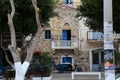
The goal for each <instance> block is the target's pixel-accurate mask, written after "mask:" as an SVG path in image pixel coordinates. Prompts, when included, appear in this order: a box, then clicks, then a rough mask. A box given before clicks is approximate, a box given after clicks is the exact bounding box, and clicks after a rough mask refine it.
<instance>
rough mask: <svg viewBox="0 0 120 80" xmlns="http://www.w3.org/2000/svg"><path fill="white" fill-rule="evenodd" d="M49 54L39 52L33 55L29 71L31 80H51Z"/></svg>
mask: <svg viewBox="0 0 120 80" xmlns="http://www.w3.org/2000/svg"><path fill="white" fill-rule="evenodd" d="M48 54H49V52H41V53H39V54H38V53H37V54H34V56H33V61H32V64H31V66H30V69H29V74H30V75H32V80H38V79H39V80H51V70H50V62H51V59H50V57H49V56H48Z"/></svg>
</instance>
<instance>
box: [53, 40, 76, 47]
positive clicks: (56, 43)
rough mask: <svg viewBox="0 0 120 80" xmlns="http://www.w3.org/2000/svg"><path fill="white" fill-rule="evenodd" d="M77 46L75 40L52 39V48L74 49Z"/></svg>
mask: <svg viewBox="0 0 120 80" xmlns="http://www.w3.org/2000/svg"><path fill="white" fill-rule="evenodd" d="M77 47H78V41H77V40H53V41H52V48H65V49H67V48H68V49H74V48H77Z"/></svg>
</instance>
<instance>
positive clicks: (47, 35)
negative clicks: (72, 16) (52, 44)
mask: <svg viewBox="0 0 120 80" xmlns="http://www.w3.org/2000/svg"><path fill="white" fill-rule="evenodd" d="M45 39H51V31H50V30H45Z"/></svg>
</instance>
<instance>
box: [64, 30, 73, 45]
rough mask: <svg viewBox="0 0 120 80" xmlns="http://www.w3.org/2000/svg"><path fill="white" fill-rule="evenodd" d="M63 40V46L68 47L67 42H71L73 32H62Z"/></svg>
mask: <svg viewBox="0 0 120 80" xmlns="http://www.w3.org/2000/svg"><path fill="white" fill-rule="evenodd" d="M62 40H63V41H62V44H63V46H68V43H67V40H71V30H63V31H62Z"/></svg>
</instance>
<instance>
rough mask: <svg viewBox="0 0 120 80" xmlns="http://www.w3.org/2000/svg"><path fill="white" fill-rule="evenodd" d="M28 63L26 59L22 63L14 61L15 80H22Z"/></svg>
mask: <svg viewBox="0 0 120 80" xmlns="http://www.w3.org/2000/svg"><path fill="white" fill-rule="evenodd" d="M29 65H30V63H29V62H26V61H25V62H24V63H23V64H21V62H15V72H16V73H15V80H24V78H25V74H26V71H27V69H28V67H29Z"/></svg>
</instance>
